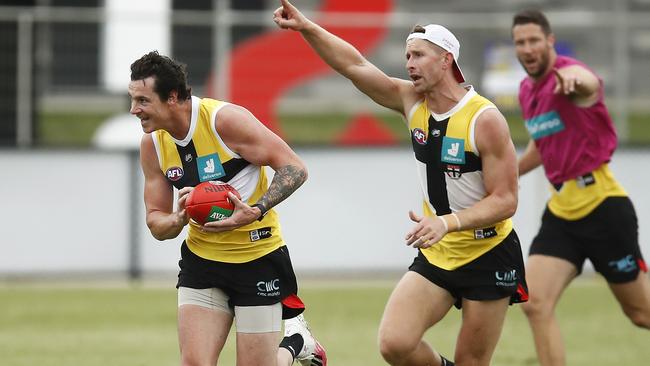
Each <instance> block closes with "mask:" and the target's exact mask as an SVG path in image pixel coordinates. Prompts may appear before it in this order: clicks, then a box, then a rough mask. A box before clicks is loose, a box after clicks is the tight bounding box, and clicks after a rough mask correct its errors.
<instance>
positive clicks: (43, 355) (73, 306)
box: [0, 278, 650, 366]
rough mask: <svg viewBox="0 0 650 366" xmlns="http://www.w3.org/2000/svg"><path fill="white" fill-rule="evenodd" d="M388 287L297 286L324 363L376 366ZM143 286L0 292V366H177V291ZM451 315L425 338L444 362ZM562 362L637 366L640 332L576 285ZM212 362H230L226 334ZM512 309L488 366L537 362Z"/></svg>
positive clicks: (566, 316) (7, 287)
mask: <svg viewBox="0 0 650 366" xmlns="http://www.w3.org/2000/svg"><path fill="white" fill-rule="evenodd" d="M393 282H394V281H384V282H378V281H374V282H361V281H353V282H350V281H345V282H343V281H331V282H325V281H318V282H316V281H313V280H312V281H303V284H302V289H301V296H302V297H303V299H304V300H305V301H306V302H307V304H308V311H307V313H306V314H307V317H308V319H309V321H310V322H311V323H312V328H313V329H314V332H315V334H316V335H317V337H318V338H319V339H320V340H321V341H322V343H323V344H324V345H325V347H326V348H327V350H328V357H329V359H330V365H331V366H357V365H364V366H371V365H383V364H384V363H383V362H382V360H381V357H380V355H379V354H378V350H377V342H376V337H377V327H378V323H379V319H380V318H381V314H382V311H383V308H384V304H385V302H386V299H387V298H388V296H389V294H390V291H391V289H392V286H393ZM168 285H169V288H154V287H147V286H125V285H116V286H111V287H107V286H97V287H91V286H90V285H88V284H85V285H83V286H84V287H80V286H79V285H76V286H70V285H54V284H49V285H37V286H35V285H30V284H25V283H18V284H11V283H4V285H0V359H1V360H2V361H1V362H0V363H1V364H2V365H10V366H23V365H24V366H27V365H29V366H33V365H38V366H50V365H51V366H55V365H56V366H59V365H86V366H100V365H102V366H103V365H112V366H115V365H125V366H133V365H142V366H146V365H152V366H153V365H156V366H162V365H177V364H178V356H179V354H178V345H177V339H176V292H175V290H174V289H173V283H172V282H170V283H169V284H168ZM459 315H460V313H459V312H458V311H456V310H452V311H451V312H450V313H449V314H448V316H447V317H446V318H445V319H444V320H443V321H442V322H441V323H439V324H438V325H437V326H435V327H434V328H433V329H431V330H430V331H429V332H428V333H427V335H426V339H427V340H428V341H429V342H430V343H431V344H432V345H433V346H434V347H435V348H436V349H438V350H440V351H441V352H442V353H443V354H445V355H448V356H451V355H453V349H454V342H455V338H456V334H457V331H458V325H459ZM558 316H559V318H560V322H561V326H562V330H563V333H564V338H565V340H566V348H567V350H568V365H572V366H581V365H585V366H586V365H590V366H599V365H603V366H605V365H614V364H616V365H644V364H647V362H648V360H649V359H650V348H649V347H648V344H649V343H648V341H649V340H650V334H648V331H646V330H641V329H638V328H635V327H634V326H633V325H632V324H631V323H630V322H629V321H628V320H627V319H626V318H625V316H624V315H623V314H622V312H621V311H620V309H619V307H618V305H617V304H616V302H615V300H614V299H613V297H612V295H611V294H610V293H609V290H608V288H607V286H606V285H605V283H604V282H603V281H602V280H601V279H599V278H597V279H594V280H579V281H577V282H576V283H574V284H573V285H572V286H571V287H570V288H569V290H568V291H567V293H566V294H565V296H564V298H563V300H562V302H561V303H560V305H559V310H558ZM220 364H221V365H234V364H235V358H234V335H233V334H231V337H230V339H229V340H228V343H227V345H226V348H225V349H224V352H223V354H222V358H221V360H220ZM536 364H537V362H536V360H535V353H534V349H533V343H532V338H531V335H530V331H529V328H528V325H527V323H526V320H525V318H524V316H523V313H522V312H521V309H520V308H519V306H517V305H515V306H512V307H511V309H510V311H509V314H508V318H507V320H506V325H505V327H504V331H503V335H502V337H501V341H500V343H499V346H498V348H497V351H496V353H495V356H494V358H493V365H508V366H513V365H536Z"/></svg>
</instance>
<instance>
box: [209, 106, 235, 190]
mask: <svg viewBox="0 0 650 366" xmlns="http://www.w3.org/2000/svg"><path fill="white" fill-rule="evenodd" d="M227 105H230V103H228V102H223V104H222V105H220V106H218V107H217V108H215V109H214V110H213V111H212V116H210V130H212V133H213V134H214V137H216V138H217V141H219V144H220V145H221V147H223V149H224V150H226V152H227V153H228V154H230V156H232V157H234V158H237V159H241V156H239V154H237V153H236V152H234V151H232V150H230V148H229V147H228V145H226V143H225V142H224V141H223V139H222V138H221V136H220V135H219V133H218V132H217V112H219V111H220V110H221V108H223V107H225V106H227ZM240 193H241V192H240Z"/></svg>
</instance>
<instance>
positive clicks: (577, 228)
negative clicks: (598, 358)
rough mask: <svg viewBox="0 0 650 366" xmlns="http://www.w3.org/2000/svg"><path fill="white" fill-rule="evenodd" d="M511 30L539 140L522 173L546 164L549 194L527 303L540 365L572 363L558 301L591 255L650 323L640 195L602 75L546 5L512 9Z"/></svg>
mask: <svg viewBox="0 0 650 366" xmlns="http://www.w3.org/2000/svg"><path fill="white" fill-rule="evenodd" d="M512 38H513V41H514V44H515V51H516V53H517V58H518V59H519V62H520V63H521V65H522V66H523V67H524V69H525V70H526V73H527V74H528V77H527V78H525V79H524V80H523V81H522V82H521V85H520V89H519V103H520V105H521V109H522V112H523V117H524V120H525V123H526V128H527V129H528V132H529V134H530V137H531V140H530V143H529V144H528V147H527V148H526V151H525V152H524V154H523V155H522V156H521V157H520V158H519V175H523V174H526V173H527V172H529V171H531V170H532V169H534V168H536V167H538V166H539V165H543V167H544V171H545V173H546V177H547V178H548V180H549V182H550V183H551V184H550V187H551V192H552V194H551V198H550V200H549V201H548V205H547V207H546V210H545V212H544V215H543V217H542V224H541V228H540V230H539V233H538V234H537V236H536V237H535V238H534V239H533V242H532V244H531V247H530V253H529V258H528V262H527V265H526V280H527V283H528V287H529V290H530V299H529V301H528V303H527V304H524V306H523V309H524V312H525V313H526V315H527V317H528V321H529V323H530V326H531V328H532V331H533V335H534V338H535V347H536V349H537V356H538V358H539V362H540V365H543V366H545V365H554V366H558V365H560V366H561V365H565V364H566V360H565V354H564V353H565V352H564V345H563V342H562V338H561V335H560V328H559V326H558V323H557V319H556V318H555V306H556V305H557V303H558V300H559V299H560V296H561V295H562V293H563V292H564V290H565V289H566V287H567V286H568V285H569V283H570V282H571V281H572V280H573V279H574V278H575V277H577V276H578V275H579V274H580V272H581V271H582V266H583V264H584V262H585V260H586V259H589V260H590V261H591V263H592V264H593V265H594V268H595V269H596V271H598V272H599V273H600V274H602V275H603V277H605V279H606V280H607V282H608V284H609V287H610V288H611V290H612V293H613V294H614V296H615V297H616V299H617V300H618V302H619V303H620V305H621V307H622V309H623V311H624V312H625V315H627V316H628V318H630V320H631V321H632V322H633V323H634V324H636V325H638V326H639V327H643V328H650V281H649V280H648V276H647V274H646V273H647V271H648V268H647V265H646V263H645V262H644V260H643V257H642V255H641V250H640V248H639V243H638V224H637V218H636V214H635V212H634V207H633V205H632V202H631V201H630V199H629V198H628V196H627V193H626V192H625V190H624V189H623V187H622V186H621V185H620V184H619V183H618V182H617V181H616V179H615V178H614V176H613V174H612V172H611V171H610V169H609V167H608V163H609V161H610V159H611V156H612V153H613V152H614V150H615V149H616V131H615V130H614V125H613V123H612V120H611V118H610V116H609V112H608V111H607V107H606V106H605V103H604V101H603V99H604V92H603V84H602V81H601V79H600V78H599V77H598V76H597V75H596V74H595V73H594V72H593V71H592V70H590V69H589V68H588V67H587V66H586V65H585V64H583V63H582V62H580V61H578V60H575V59H573V58H570V57H565V56H560V55H557V53H556V51H555V49H554V44H555V36H554V35H553V33H552V32H551V28H550V25H549V22H548V20H547V19H546V17H545V16H544V14H543V13H541V12H539V11H536V10H525V11H522V12H519V13H517V14H516V15H515V16H514V19H513V25H512Z"/></svg>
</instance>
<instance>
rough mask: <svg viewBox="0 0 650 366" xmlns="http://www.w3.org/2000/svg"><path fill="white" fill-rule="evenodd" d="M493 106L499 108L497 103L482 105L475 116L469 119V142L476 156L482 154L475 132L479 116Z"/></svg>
mask: <svg viewBox="0 0 650 366" xmlns="http://www.w3.org/2000/svg"><path fill="white" fill-rule="evenodd" d="M493 108H494V109H497V107H496V106H495V105H486V106H484V107H481V108H480V109H479V110H478V111H476V113H475V114H474V117H472V120H471V121H469V143H470V144H471V145H472V146H471V147H472V151H474V154H476V156H481V153H480V151H478V147H476V136H475V132H474V130H475V127H476V120H477V119H478V116H480V115H481V113H483V112H485V111H486V110H488V109H493Z"/></svg>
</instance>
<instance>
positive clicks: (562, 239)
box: [529, 197, 648, 283]
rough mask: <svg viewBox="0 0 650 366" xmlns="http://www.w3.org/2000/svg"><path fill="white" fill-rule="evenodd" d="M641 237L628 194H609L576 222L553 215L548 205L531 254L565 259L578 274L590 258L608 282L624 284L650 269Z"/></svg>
mask: <svg viewBox="0 0 650 366" xmlns="http://www.w3.org/2000/svg"><path fill="white" fill-rule="evenodd" d="M638 237H639V235H638V223H637V218H636V213H635V212H634V206H633V205H632V201H630V199H629V198H628V197H608V198H607V199H605V201H603V203H601V204H600V205H599V206H598V207H596V208H595V209H594V211H593V212H591V213H590V214H589V215H587V216H585V217H583V218H581V219H579V220H574V221H571V220H565V219H561V218H559V217H557V216H555V215H553V213H551V212H550V211H549V209H548V207H547V208H546V210H545V211H544V215H543V216H542V226H541V228H540V229H539V233H537V236H536V237H535V239H533V243H532V244H531V246H530V252H529V255H533V254H542V255H548V256H552V257H557V258H562V259H566V260H567V261H569V262H571V263H573V264H574V265H575V266H576V268H577V270H578V273H580V272H582V266H583V265H584V262H585V259H589V260H590V261H591V263H592V264H593V265H594V268H595V269H596V271H598V272H599V273H600V274H602V275H603V276H604V277H605V278H606V279H607V281H608V282H611V283H625V282H630V281H633V280H635V279H636V278H637V276H638V274H639V271H640V270H642V271H644V272H647V271H648V269H647V266H646V264H645V262H644V261H643V257H642V256H641V249H640V248H639V239H638Z"/></svg>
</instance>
